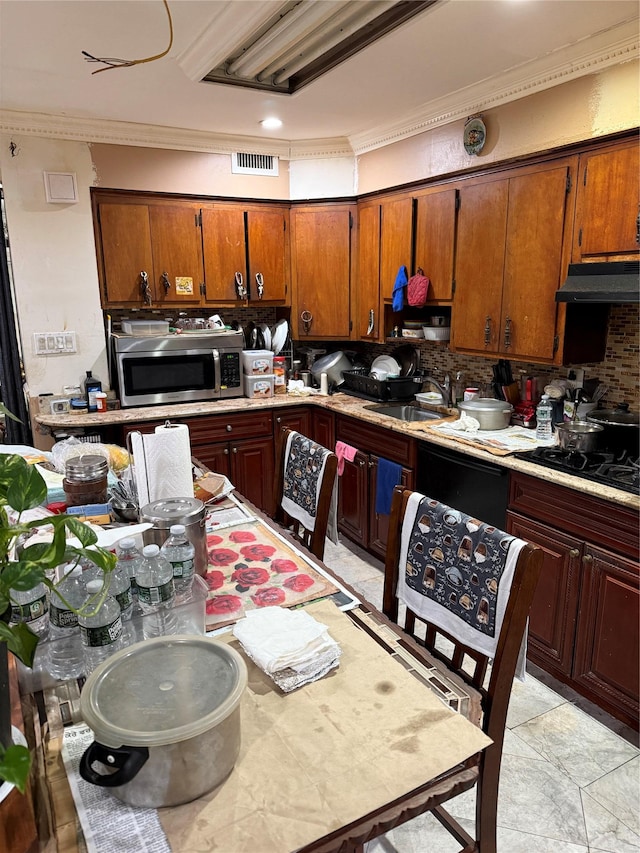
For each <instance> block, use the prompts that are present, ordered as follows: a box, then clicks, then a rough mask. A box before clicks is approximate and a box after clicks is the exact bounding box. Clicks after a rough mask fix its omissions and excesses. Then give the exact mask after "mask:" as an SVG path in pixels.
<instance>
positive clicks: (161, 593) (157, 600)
mask: <svg viewBox="0 0 640 853" xmlns="http://www.w3.org/2000/svg"><path fill="white" fill-rule="evenodd" d="M173 597H174V589H173V578H171V580H169V581H168V582H167V583H164V584H162V585H161V586H140V584H138V601H139V602H140V603H141V604H148V605H149V604H150V605H153V604H164V602H165V601H170V600H171V599H172V598H173Z"/></svg>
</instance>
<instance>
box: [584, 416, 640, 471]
mask: <svg viewBox="0 0 640 853" xmlns="http://www.w3.org/2000/svg"><path fill="white" fill-rule="evenodd" d="M587 421H588V423H591V424H598V425H600V426H602V427H603V428H604V434H603V436H602V438H603V440H602V444H603V445H604V447H606V449H607V450H611V451H612V452H614V453H621V452H624V451H626V452H627V453H628V454H629V455H630V456H631V457H632V458H634V459H635V458H637V456H638V454H639V453H640V414H638V412H630V411H629V404H628V403H619V404H618V405H617V406H616V407H615V409H595V410H593V411H591V412H589V413H588V414H587Z"/></svg>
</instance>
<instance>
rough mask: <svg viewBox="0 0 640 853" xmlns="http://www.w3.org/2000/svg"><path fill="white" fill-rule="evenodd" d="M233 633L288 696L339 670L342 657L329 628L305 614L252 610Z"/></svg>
mask: <svg viewBox="0 0 640 853" xmlns="http://www.w3.org/2000/svg"><path fill="white" fill-rule="evenodd" d="M233 633H234V636H236V637H237V638H238V640H240V642H241V643H242V647H243V648H244V650H245V652H246V653H247V654H248V655H249V657H250V658H251V659H252V660H253V661H254V662H255V663H256V664H257V665H258V666H259V667H260V669H261V670H262V671H263V672H265V673H266V674H267V675H268V676H270V678H272V679H273V681H275V683H276V684H277V685H278V687H280V689H281V690H283V691H284V692H285V693H289V692H290V691H291V690H295V689H296V688H298V687H301V686H302V685H303V684H308V683H309V682H311V681H316V680H317V679H319V678H322V677H323V676H324V675H326V674H327V673H328V672H329V671H330V670H332V669H334V668H335V667H337V666H338V663H339V658H340V655H341V653H342V650H341V649H340V646H339V645H338V644H337V643H336V642H335V640H333V639H332V638H331V637H330V636H329V631H328V628H327V626H326V625H323V624H322V622H318V621H317V620H316V619H314V618H313V616H311V615H310V614H309V613H307V612H306V611H304V610H287V609H286V608H282V607H264V608H261V609H258V610H250V611H249V612H248V613H247V616H246V618H245V619H241V620H240V621H239V622H236V624H235V626H234V628H233Z"/></svg>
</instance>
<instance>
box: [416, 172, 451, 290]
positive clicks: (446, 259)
mask: <svg viewBox="0 0 640 853" xmlns="http://www.w3.org/2000/svg"><path fill="white" fill-rule="evenodd" d="M456 197H457V190H455V189H444V190H443V189H440V190H436V191H435V192H429V193H427V194H425V195H421V196H419V197H418V198H417V199H416V201H417V205H416V253H415V270H414V272H417V271H418V269H422V271H423V273H424V274H425V275H426V276H427V278H428V279H429V280H430V282H431V284H430V286H429V292H428V293H427V299H428V301H429V302H431V301H445V302H448V301H450V300H451V298H452V296H453V252H454V247H455V233H456Z"/></svg>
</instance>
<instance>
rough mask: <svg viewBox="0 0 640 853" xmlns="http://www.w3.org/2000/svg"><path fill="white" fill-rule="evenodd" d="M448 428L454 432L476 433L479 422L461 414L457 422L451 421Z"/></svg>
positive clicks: (463, 413) (464, 413) (465, 414)
mask: <svg viewBox="0 0 640 853" xmlns="http://www.w3.org/2000/svg"><path fill="white" fill-rule="evenodd" d="M448 426H449V428H450V429H454V430H456V432H478V430H479V429H480V421H479V420H477V419H476V418H472V417H471V415H468V414H467V413H466V412H462V413H461V415H460V417H459V418H458V420H457V421H452V422H451V423H450V424H448Z"/></svg>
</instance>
